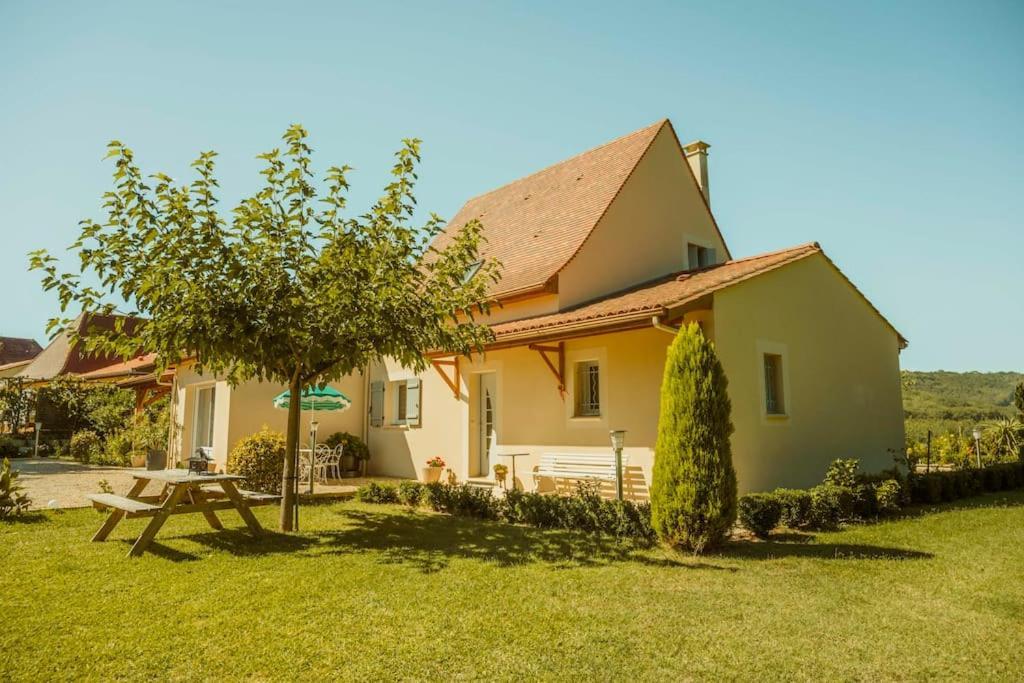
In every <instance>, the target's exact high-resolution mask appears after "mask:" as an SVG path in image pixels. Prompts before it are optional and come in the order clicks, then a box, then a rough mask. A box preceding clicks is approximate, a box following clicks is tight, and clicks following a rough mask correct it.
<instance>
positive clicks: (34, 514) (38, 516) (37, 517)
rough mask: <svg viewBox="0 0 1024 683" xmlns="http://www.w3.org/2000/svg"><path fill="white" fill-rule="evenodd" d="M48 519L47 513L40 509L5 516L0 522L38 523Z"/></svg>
mask: <svg viewBox="0 0 1024 683" xmlns="http://www.w3.org/2000/svg"><path fill="white" fill-rule="evenodd" d="M45 521H46V515H45V514H43V513H42V512H40V511H36V510H33V511H31V512H23V513H21V514H20V515H13V516H11V517H4V518H3V519H2V520H0V524H38V523H40V522H45Z"/></svg>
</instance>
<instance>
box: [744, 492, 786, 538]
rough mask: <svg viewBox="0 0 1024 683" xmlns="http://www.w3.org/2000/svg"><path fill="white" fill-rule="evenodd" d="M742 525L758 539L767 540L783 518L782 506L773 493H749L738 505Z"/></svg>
mask: <svg viewBox="0 0 1024 683" xmlns="http://www.w3.org/2000/svg"><path fill="white" fill-rule="evenodd" d="M738 508H739V520H740V524H742V525H743V527H744V528H745V529H747V530H748V531H750V533H752V534H754V535H755V536H757V537H758V538H767V537H768V534H770V533H771V531H772V529H774V528H775V527H777V526H778V525H779V520H780V519H781V518H782V504H781V503H780V502H779V499H778V498H777V497H776V496H775V495H774V494H772V493H749V494H747V495H745V496H742V497H741V498H740V500H739V504H738Z"/></svg>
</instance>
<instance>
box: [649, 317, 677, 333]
mask: <svg viewBox="0 0 1024 683" xmlns="http://www.w3.org/2000/svg"><path fill="white" fill-rule="evenodd" d="M651 327H653V328H654V329H656V330H661V331H662V332H668V333H669V334H671V335H672V336H673V337H674V336H675V335H676V334H678V333H679V328H678V327H672V326H671V325H666V324H664V323H663V322H661V316H660V315H652V316H651Z"/></svg>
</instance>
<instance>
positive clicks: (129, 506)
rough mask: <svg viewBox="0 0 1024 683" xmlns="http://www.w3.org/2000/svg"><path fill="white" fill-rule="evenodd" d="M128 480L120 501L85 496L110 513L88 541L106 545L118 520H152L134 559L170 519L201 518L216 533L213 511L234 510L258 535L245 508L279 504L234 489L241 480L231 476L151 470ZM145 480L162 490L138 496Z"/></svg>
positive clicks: (262, 495) (271, 497) (257, 527)
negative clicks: (130, 482)
mask: <svg viewBox="0 0 1024 683" xmlns="http://www.w3.org/2000/svg"><path fill="white" fill-rule="evenodd" d="M133 477H134V479H135V484H134V485H133V486H132V488H131V490H130V491H129V492H128V494H127V495H125V496H118V495H114V494H113V493H93V494H90V495H88V496H87V498H88V499H89V500H91V501H92V502H93V506H95V507H97V508H99V509H108V508H109V509H110V510H111V513H110V516H109V517H107V519H106V521H105V522H104V523H103V526H101V527H100V529H99V531H97V532H96V535H95V536H93V537H92V540H93V541H96V542H99V541H105V540H106V539H107V536H109V535H110V532H111V531H113V530H114V528H115V527H116V526H117V525H118V524H119V523H120V522H121V520H122V519H134V518H138V517H150V518H151V519H150V522H149V524H148V525H146V528H145V529H144V530H143V531H142V533H141V534H140V535H139V538H138V539H137V540H136V541H135V544H134V545H133V546H132V549H131V551H130V552H129V553H128V556H129V557H139V556H140V555H142V554H143V553H144V552H146V548H148V547H149V544H150V543H152V542H153V539H154V538H156V534H157V532H158V531H160V527H162V526H163V525H164V522H166V521H167V518H168V517H170V516H171V515H185V514H194V513H200V514H202V515H203V516H204V517H205V518H206V521H207V522H208V523H209V525H210V526H211V527H213V528H214V529H216V530H221V529H223V528H224V526H223V525H222V524H221V523H220V520H219V519H218V518H217V514H216V511H217V510H231V509H234V510H237V511H238V514H239V516H241V518H242V521H244V522H245V525H246V526H247V527H248V528H249V530H250V531H251V532H252V533H253V534H260V533H262V532H263V527H261V526H260V523H259V522H258V521H257V520H256V516H255V515H253V514H252V511H251V510H250V509H249V508H251V507H254V506H258V505H270V504H272V503H275V502H277V501H278V500H280V496H275V495H272V494H268V493H258V492H255V491H245V490H240V489H238V488H237V487H236V486H235V482H237V481H241V480H242V479H243V477H240V476H237V475H234V474H209V475H206V474H195V473H191V472H187V471H185V470H155V471H146V472H139V473H138V474H135V475H133ZM150 481H156V482H161V483H163V485H164V486H163V491H161V493H159V494H155V495H142V494H143V491H145V489H146V485H147V484H148V483H149V482H150ZM210 485H217V486H219V487H220V490H219V491H217V490H210V489H207V488H204V487H206V486H210Z"/></svg>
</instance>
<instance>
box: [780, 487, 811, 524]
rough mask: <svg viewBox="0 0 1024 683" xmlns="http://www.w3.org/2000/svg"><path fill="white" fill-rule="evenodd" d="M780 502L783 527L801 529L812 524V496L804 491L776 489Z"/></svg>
mask: <svg viewBox="0 0 1024 683" xmlns="http://www.w3.org/2000/svg"><path fill="white" fill-rule="evenodd" d="M773 495H774V496H775V498H776V500H778V501H779V507H780V510H781V517H780V519H779V522H780V523H781V524H782V526H785V527H789V528H790V529H801V528H803V527H805V526H808V525H809V524H810V523H811V494H810V492H809V491H805V490H803V489H775V491H774V492H773Z"/></svg>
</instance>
